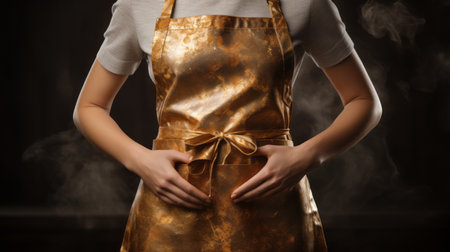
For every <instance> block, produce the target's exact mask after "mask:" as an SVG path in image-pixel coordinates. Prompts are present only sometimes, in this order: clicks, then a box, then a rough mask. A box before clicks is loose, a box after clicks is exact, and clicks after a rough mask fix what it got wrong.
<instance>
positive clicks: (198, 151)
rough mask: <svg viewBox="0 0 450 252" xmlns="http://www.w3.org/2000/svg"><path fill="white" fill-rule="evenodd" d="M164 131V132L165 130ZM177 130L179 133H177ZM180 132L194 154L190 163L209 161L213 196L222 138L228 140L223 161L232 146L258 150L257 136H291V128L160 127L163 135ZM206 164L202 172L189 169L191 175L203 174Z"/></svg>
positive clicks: (246, 149) (190, 151)
mask: <svg viewBox="0 0 450 252" xmlns="http://www.w3.org/2000/svg"><path fill="white" fill-rule="evenodd" d="M163 131H164V132H163ZM175 132H177V133H175ZM178 132H180V133H182V134H181V135H180V137H181V138H182V139H183V140H184V144H185V145H186V149H188V148H187V147H188V146H190V147H191V148H189V153H191V154H192V157H193V158H192V160H191V162H190V163H189V164H191V163H192V162H194V161H196V160H207V161H209V162H210V163H209V179H208V184H209V194H208V196H209V197H211V196H212V190H211V189H212V186H211V182H212V172H213V167H214V163H215V161H216V159H217V157H218V154H219V152H218V149H219V144H220V142H221V141H222V140H224V141H225V142H226V145H225V148H226V149H225V156H224V158H223V159H222V162H224V161H225V160H226V158H227V157H228V155H229V154H230V152H231V146H233V147H234V148H236V149H237V150H239V151H240V152H241V153H242V154H244V155H247V156H250V155H252V154H254V153H255V152H256V151H257V150H258V145H257V142H256V139H255V138H272V137H275V136H280V135H287V136H288V137H289V138H290V134H289V128H285V129H261V130H239V131H227V132H223V131H217V130H215V131H200V130H190V129H179V128H173V127H160V133H161V134H162V135H166V134H169V135H172V134H175V135H178ZM205 170H206V165H203V169H202V170H201V171H200V172H195V173H194V172H192V170H191V169H189V174H190V175H201V174H203V173H204V172H205Z"/></svg>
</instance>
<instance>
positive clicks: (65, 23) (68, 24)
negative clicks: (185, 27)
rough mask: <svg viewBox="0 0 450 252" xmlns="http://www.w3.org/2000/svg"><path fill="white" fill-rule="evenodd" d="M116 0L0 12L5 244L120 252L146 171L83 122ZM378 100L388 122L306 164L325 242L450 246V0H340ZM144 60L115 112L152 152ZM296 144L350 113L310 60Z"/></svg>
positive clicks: (30, 5) (18, 6)
mask: <svg viewBox="0 0 450 252" xmlns="http://www.w3.org/2000/svg"><path fill="white" fill-rule="evenodd" d="M113 2H114V1H112V0H96V1H86V0H77V1H74V0H66V1H56V0H52V1H51V0H46V1H20V2H13V1H8V2H7V3H5V4H4V5H6V11H5V10H4V15H2V19H3V24H4V25H3V26H2V28H3V29H2V33H3V36H2V39H1V43H2V48H3V52H2V53H3V57H2V59H3V61H2V68H1V71H2V72H1V74H2V77H3V78H2V82H3V84H2V92H1V100H0V105H1V106H0V108H1V115H2V121H3V123H2V124H1V127H2V130H1V134H2V135H1V139H2V143H3V148H2V151H1V154H0V155H1V174H2V175H1V179H0V195H1V203H0V230H1V231H0V232H1V233H0V237H1V238H0V239H1V244H2V248H3V249H5V250H3V249H2V251H118V250H119V247H120V243H121V239H122V235H123V231H124V227H125V224H126V220H127V216H128V210H129V208H130V206H131V203H132V200H133V197H134V193H135V191H136V189H137V185H138V178H137V176H135V175H134V174H132V173H130V172H128V171H127V170H126V169H125V168H124V167H123V166H121V165H120V164H119V163H118V162H116V161H114V160H112V159H111V158H110V157H108V156H106V155H105V154H104V153H102V152H101V151H99V150H98V149H96V148H95V147H94V146H93V145H92V144H91V143H89V142H87V141H86V140H85V138H84V137H83V136H82V135H80V133H79V132H78V131H77V130H76V129H75V126H74V125H73V122H72V112H73V108H74V105H75V102H76V99H77V97H78V93H79V91H80V89H81V86H82V84H83V82H84V79H85V77H86V75H87V73H88V71H89V68H90V66H91V64H92V62H93V60H94V58H95V55H96V53H97V50H98V48H99V47H100V45H101V43H102V41H103V36H102V35H103V32H104V31H105V30H106V27H107V26H108V23H109V20H110V17H111V6H112V4H113ZM334 2H335V3H336V5H337V6H338V8H339V11H340V13H341V16H342V19H343V21H344V23H345V24H346V27H347V31H348V33H349V34H350V36H351V38H352V39H353V40H354V42H355V48H356V51H357V52H358V54H359V55H360V57H361V59H362V61H363V63H364V65H365V67H366V69H367V71H368V72H369V75H370V77H371V79H372V81H373V83H374V85H375V88H376V90H377V91H378V94H379V96H380V99H381V102H382V105H383V116H382V118H381V121H380V123H379V124H378V125H377V127H376V128H375V129H373V130H372V131H371V132H370V133H369V134H368V135H367V136H366V137H365V138H364V139H363V140H362V141H361V142H359V143H358V144H357V145H356V146H354V147H353V148H351V149H350V150H349V151H347V152H345V153H343V154H341V155H338V156H336V157H335V158H333V159H331V160H328V161H327V162H326V163H324V164H323V165H322V166H321V167H319V168H318V169H316V170H314V171H313V172H312V173H310V174H309V175H308V176H309V179H310V182H311V187H312V191H313V195H314V197H315V200H316V203H317V205H318V208H319V212H320V214H321V217H322V221H323V224H324V228H325V235H326V238H327V241H328V246H329V249H330V251H449V250H450V245H449V244H448V242H447V240H448V238H449V237H450V235H449V234H450V232H449V228H450V218H449V214H450V201H449V199H450V197H449V196H450V183H449V178H450V176H449V175H450V165H449V163H448V162H449V161H448V157H449V155H450V147H449V146H450V144H449V140H450V80H449V79H450V75H449V72H450V48H449V46H448V45H449V43H450V41H449V38H448V36H447V34H448V31H449V30H450V19H449V18H448V17H449V14H450V11H449V10H450V1H448V0H445V1H444V0H441V1H433V0H432V1H419V0H415V1H408V2H406V1H400V2H395V1H361V0H345V1H344V0H334ZM154 100H155V97H154V85H153V83H152V82H151V80H150V78H149V77H148V72H147V67H146V63H145V62H143V63H142V64H141V66H140V67H139V69H138V71H137V72H136V73H135V74H134V75H133V76H130V77H129V79H128V81H127V84H126V85H125V86H124V87H123V88H122V89H121V91H120V92H119V94H118V96H117V98H116V100H115V102H114V105H113V108H112V113H111V115H112V117H113V118H114V119H115V120H116V121H117V123H118V124H119V125H120V126H121V128H122V129H123V130H124V131H125V132H126V133H127V134H128V135H129V136H130V137H132V138H133V139H135V140H136V141H138V142H140V143H141V144H143V145H145V146H147V147H149V148H151V142H152V139H153V138H154V137H156V133H157V132H156V131H157V124H156V114H155V108H154ZM294 106H295V110H294V114H293V118H292V124H291V134H292V136H293V137H294V144H295V145H298V144H300V143H301V142H303V141H305V140H307V139H308V138H310V137H312V136H314V135H315V134H317V133H319V132H320V131H322V130H324V129H326V127H327V126H328V125H329V124H330V123H331V122H332V121H333V120H334V118H335V117H336V116H337V115H338V114H339V112H340V111H341V110H342V105H341V104H340V100H339V97H338V95H337V93H336V92H335V91H334V89H333V88H332V86H331V85H330V83H329V82H328V81H327V79H326V78H325V76H324V74H323V73H322V72H321V70H320V69H318V68H316V67H315V65H314V64H313V63H312V61H311V60H310V59H309V58H305V60H304V61H303V67H302V72H301V74H300V76H299V78H298V79H297V82H296V84H295V86H294Z"/></svg>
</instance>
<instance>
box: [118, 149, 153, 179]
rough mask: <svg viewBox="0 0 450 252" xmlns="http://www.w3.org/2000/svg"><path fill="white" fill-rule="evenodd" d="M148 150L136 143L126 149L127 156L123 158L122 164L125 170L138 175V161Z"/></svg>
mask: <svg viewBox="0 0 450 252" xmlns="http://www.w3.org/2000/svg"><path fill="white" fill-rule="evenodd" d="M148 151H149V149H147V148H146V147H144V146H142V145H140V144H138V143H136V144H133V145H132V146H130V148H128V149H127V152H128V153H127V155H126V156H125V159H124V161H123V162H122V163H123V165H124V166H125V168H127V169H128V170H129V171H131V172H133V173H136V174H138V173H139V170H138V169H139V167H140V165H139V164H138V162H139V160H141V159H142V157H143V156H144V155H145V153H147V152H148Z"/></svg>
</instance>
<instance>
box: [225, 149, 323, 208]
mask: <svg viewBox="0 0 450 252" xmlns="http://www.w3.org/2000/svg"><path fill="white" fill-rule="evenodd" d="M256 155H263V156H266V157H267V162H266V164H265V165H264V166H263V167H262V168H261V170H260V171H259V172H258V173H256V174H255V175H254V176H253V177H251V178H250V179H249V180H247V181H246V182H245V183H243V184H242V185H241V186H239V187H238V188H237V189H236V190H234V191H233V193H232V194H231V199H232V200H233V202H234V203H237V202H241V201H251V200H255V199H260V198H264V197H267V196H271V195H274V194H277V193H282V192H288V191H290V190H291V189H293V188H294V187H295V185H296V184H297V183H298V182H299V181H300V179H302V178H303V176H304V175H305V174H306V173H308V172H309V171H310V170H311V169H313V168H314V167H316V166H318V165H319V164H320V162H319V159H318V158H317V157H316V155H314V153H312V151H308V150H307V149H306V148H304V146H301V145H299V146H286V145H272V144H267V145H264V146H260V147H258V151H257V152H256Z"/></svg>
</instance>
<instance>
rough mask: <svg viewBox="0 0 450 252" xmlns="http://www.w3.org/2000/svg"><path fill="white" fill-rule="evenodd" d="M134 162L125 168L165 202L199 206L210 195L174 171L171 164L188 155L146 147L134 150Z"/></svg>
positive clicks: (196, 207)
mask: <svg viewBox="0 0 450 252" xmlns="http://www.w3.org/2000/svg"><path fill="white" fill-rule="evenodd" d="M135 155H136V156H135V157H134V160H135V162H134V164H133V165H132V167H128V169H129V170H131V171H132V172H134V173H136V174H137V175H139V176H140V177H141V178H142V180H143V182H144V183H145V185H147V187H149V188H150V189H151V190H152V192H153V193H154V194H155V195H156V196H158V197H159V198H160V199H161V200H163V201H164V202H166V203H169V204H174V205H180V206H185V207H188V208H195V209H202V208H204V207H205V206H209V204H210V203H211V200H210V198H209V197H208V196H207V195H206V194H205V193H203V192H202V191H200V190H199V189H198V188H196V187H195V186H193V185H192V184H191V183H189V182H188V181H186V180H185V179H184V178H183V177H181V175H180V174H179V173H178V172H177V171H176V169H175V168H174V167H175V163H176V162H178V161H179V162H182V163H189V162H190V158H191V155H189V154H186V153H183V152H180V151H177V150H150V149H147V148H143V149H141V151H138V152H135Z"/></svg>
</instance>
